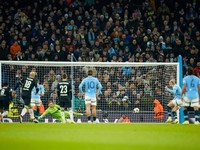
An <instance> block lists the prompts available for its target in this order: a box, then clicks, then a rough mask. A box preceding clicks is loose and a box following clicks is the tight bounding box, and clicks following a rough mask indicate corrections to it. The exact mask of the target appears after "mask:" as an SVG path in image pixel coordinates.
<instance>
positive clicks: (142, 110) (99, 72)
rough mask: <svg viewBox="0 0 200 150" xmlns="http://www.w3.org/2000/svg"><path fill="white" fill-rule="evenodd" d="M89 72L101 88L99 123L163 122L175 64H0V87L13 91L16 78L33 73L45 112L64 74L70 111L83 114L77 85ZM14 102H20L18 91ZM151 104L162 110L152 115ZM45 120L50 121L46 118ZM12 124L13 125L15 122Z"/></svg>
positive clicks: (176, 73) (176, 69) (176, 74)
mask: <svg viewBox="0 0 200 150" xmlns="http://www.w3.org/2000/svg"><path fill="white" fill-rule="evenodd" d="M89 68H93V69H94V76H95V77H97V78H98V79H99V81H100V82H101V84H102V86H103V89H102V94H101V95H99V96H98V98H97V99H98V101H97V118H98V119H99V121H100V122H105V121H106V122H107V121H108V122H115V121H116V120H117V119H119V117H120V116H122V115H126V116H128V118H129V119H130V120H131V122H145V123H146V122H148V123H163V122H165V121H166V118H167V112H166V110H167V107H166V105H167V103H168V102H169V101H170V100H171V99H172V98H173V95H172V94H170V93H169V92H166V91H165V86H168V83H169V81H170V79H175V80H176V83H177V84H178V85H179V81H180V67H179V63H178V62H174V63H148V62H145V63H138V62H133V63H131V62H128V63H127V62H124V63H121V62H120V63H118V62H46V61H0V86H1V85H2V83H3V82H9V85H10V87H11V88H14V86H15V85H16V83H17V82H18V78H19V77H20V76H28V74H29V72H30V71H31V70H35V71H36V72H37V79H39V80H40V83H41V84H43V85H44V87H45V96H44V97H42V101H43V104H44V106H45V108H46V107H47V102H48V100H50V99H51V100H54V101H55V103H58V101H57V97H56V92H55V91H56V87H55V85H56V82H55V81H57V80H59V79H60V76H62V74H63V73H65V74H67V76H68V80H69V81H70V82H71V84H72V88H73V90H72V95H73V96H72V97H73V98H72V109H73V110H74V111H78V112H83V113H84V109H85V106H84V97H83V95H81V94H80V93H79V91H78V85H79V84H80V82H81V81H82V79H83V78H85V77H86V76H87V74H86V71H87V70H88V69H89ZM57 82H59V81H57ZM54 83H55V84H54ZM17 98H18V99H20V98H21V97H20V90H19V91H18V97H17ZM155 100H158V101H159V103H160V104H161V106H162V107H163V110H160V112H159V114H156V108H155V107H156V105H155ZM135 108H138V109H135ZM19 109H20V108H19ZM19 112H20V110H19ZM47 119H49V120H51V119H52V118H48V116H47ZM13 120H14V121H17V118H14V119H13ZM28 120H29V118H28V116H27V121H28ZM77 120H81V121H82V122H85V121H86V120H87V119H86V116H85V115H84V116H81V117H80V116H79V117H77V118H75V121H77Z"/></svg>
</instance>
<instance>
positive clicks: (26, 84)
mask: <svg viewBox="0 0 200 150" xmlns="http://www.w3.org/2000/svg"><path fill="white" fill-rule="evenodd" d="M35 75H36V73H35V72H33V71H31V72H30V74H29V77H27V78H23V81H22V99H23V100H24V104H25V109H22V112H21V115H20V116H19V120H20V123H22V117H23V116H24V115H25V114H26V111H27V110H28V112H29V114H30V117H31V119H32V120H33V122H35V123H38V120H37V119H35V117H34V113H33V109H32V108H31V106H30V103H31V92H32V90H33V88H34V87H35V88H36V92H35V93H36V94H37V93H38V91H39V89H38V87H37V82H36V81H35ZM18 87H19V84H17V86H16V87H15V88H14V90H16V89H17V88H18Z"/></svg>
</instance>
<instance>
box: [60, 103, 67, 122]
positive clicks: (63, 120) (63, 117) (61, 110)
mask: <svg viewBox="0 0 200 150" xmlns="http://www.w3.org/2000/svg"><path fill="white" fill-rule="evenodd" d="M60 113H61V118H62V121H61V122H62V123H66V120H65V110H64V108H63V107H61V108H60Z"/></svg>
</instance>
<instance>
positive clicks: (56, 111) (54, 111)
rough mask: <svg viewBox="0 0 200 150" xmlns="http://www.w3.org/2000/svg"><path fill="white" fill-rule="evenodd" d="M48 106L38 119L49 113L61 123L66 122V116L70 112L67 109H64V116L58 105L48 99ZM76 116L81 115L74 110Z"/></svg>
mask: <svg viewBox="0 0 200 150" xmlns="http://www.w3.org/2000/svg"><path fill="white" fill-rule="evenodd" d="M48 106H49V107H48V108H47V109H46V111H45V112H44V113H43V114H42V115H41V116H40V117H39V118H38V119H39V120H40V119H42V118H44V117H45V116H46V115H48V114H50V115H52V116H53V118H56V119H58V120H59V121H60V122H61V123H65V122H66V120H65V119H66V118H68V117H69V116H70V112H68V111H64V117H63V116H62V114H61V113H62V111H61V107H60V106H59V105H56V104H54V103H53V101H49V103H48ZM73 114H74V115H76V116H82V115H83V114H82V113H77V112H74V113H73ZM69 123H74V122H72V121H69Z"/></svg>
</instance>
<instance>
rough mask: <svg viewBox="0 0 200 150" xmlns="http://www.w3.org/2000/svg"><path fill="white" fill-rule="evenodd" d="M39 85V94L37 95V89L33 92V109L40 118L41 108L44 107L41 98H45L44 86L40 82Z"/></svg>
mask: <svg viewBox="0 0 200 150" xmlns="http://www.w3.org/2000/svg"><path fill="white" fill-rule="evenodd" d="M37 85H38V89H39V92H38V93H37V94H36V89H35V87H34V88H33V90H32V93H31V107H32V109H33V110H34V113H35V116H40V114H39V111H40V106H41V105H42V101H41V97H42V96H44V92H45V89H44V86H43V85H42V84H40V81H39V80H37Z"/></svg>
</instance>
